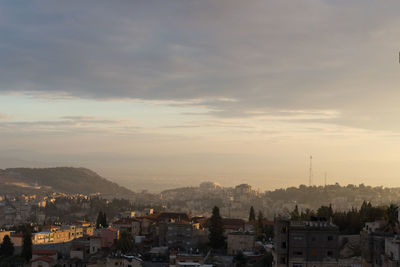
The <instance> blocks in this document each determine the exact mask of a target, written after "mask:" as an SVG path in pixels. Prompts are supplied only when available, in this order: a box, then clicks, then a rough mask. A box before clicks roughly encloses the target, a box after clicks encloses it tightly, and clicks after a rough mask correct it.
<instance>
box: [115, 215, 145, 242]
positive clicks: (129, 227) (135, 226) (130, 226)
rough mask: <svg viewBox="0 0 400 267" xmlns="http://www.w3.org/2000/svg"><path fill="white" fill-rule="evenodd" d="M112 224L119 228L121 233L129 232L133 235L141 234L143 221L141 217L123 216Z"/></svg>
mask: <svg viewBox="0 0 400 267" xmlns="http://www.w3.org/2000/svg"><path fill="white" fill-rule="evenodd" d="M112 225H113V227H115V228H117V229H118V230H119V232H120V233H122V232H127V233H129V234H131V235H132V236H133V237H135V236H137V235H140V230H141V227H140V225H141V221H140V220H139V219H136V218H121V219H119V220H118V221H115V222H114V223H113V224H112Z"/></svg>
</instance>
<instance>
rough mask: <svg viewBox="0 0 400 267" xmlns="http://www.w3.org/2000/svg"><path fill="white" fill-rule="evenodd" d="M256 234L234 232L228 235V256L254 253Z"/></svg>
mask: <svg viewBox="0 0 400 267" xmlns="http://www.w3.org/2000/svg"><path fill="white" fill-rule="evenodd" d="M255 241H256V240H255V236H254V234H250V233H243V232H233V233H229V234H228V238H227V245H228V255H236V254H237V253H238V252H240V251H241V252H244V251H253V250H254V243H255Z"/></svg>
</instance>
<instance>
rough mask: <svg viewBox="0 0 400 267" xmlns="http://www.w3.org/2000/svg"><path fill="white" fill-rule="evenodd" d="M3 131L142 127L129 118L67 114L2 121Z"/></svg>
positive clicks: (97, 130) (120, 131)
mask: <svg viewBox="0 0 400 267" xmlns="http://www.w3.org/2000/svg"><path fill="white" fill-rule="evenodd" d="M0 129H1V130H2V133H14V134H16V133H20V134H26V133H50V134H51V133H57V134H65V133H74V134H88V133H95V134H97V135H99V134H100V135H101V134H102V133H114V134H127V133H134V132H137V130H138V129H140V127H138V126H136V125H135V122H133V121H128V120H110V119H104V118H98V117H91V116H65V117H61V118H59V119H57V120H43V121H6V122H0Z"/></svg>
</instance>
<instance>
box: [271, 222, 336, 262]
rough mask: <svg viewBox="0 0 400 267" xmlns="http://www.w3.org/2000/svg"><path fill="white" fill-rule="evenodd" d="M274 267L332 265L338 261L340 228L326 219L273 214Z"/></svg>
mask: <svg viewBox="0 0 400 267" xmlns="http://www.w3.org/2000/svg"><path fill="white" fill-rule="evenodd" d="M274 231H275V237H274V241H275V250H274V254H275V255H274V259H275V266H276V267H335V266H338V263H339V243H338V236H339V229H338V227H337V226H335V225H334V224H332V223H330V222H327V221H290V220H289V219H283V218H280V217H278V218H275V229H274Z"/></svg>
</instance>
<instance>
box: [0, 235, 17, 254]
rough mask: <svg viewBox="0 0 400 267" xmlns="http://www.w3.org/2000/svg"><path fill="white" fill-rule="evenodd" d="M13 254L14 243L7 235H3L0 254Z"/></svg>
mask: <svg viewBox="0 0 400 267" xmlns="http://www.w3.org/2000/svg"><path fill="white" fill-rule="evenodd" d="M13 254H14V244H13V243H12V242H11V239H10V237H9V236H8V235H6V236H4V238H3V243H1V246H0V256H4V257H10V256H12V255H13Z"/></svg>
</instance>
